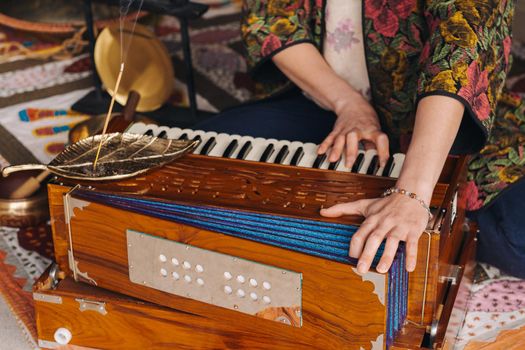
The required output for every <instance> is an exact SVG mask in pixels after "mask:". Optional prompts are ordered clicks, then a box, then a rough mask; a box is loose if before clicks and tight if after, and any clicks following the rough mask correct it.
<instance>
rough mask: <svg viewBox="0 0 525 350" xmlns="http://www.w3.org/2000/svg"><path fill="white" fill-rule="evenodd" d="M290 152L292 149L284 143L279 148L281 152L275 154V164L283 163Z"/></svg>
mask: <svg viewBox="0 0 525 350" xmlns="http://www.w3.org/2000/svg"><path fill="white" fill-rule="evenodd" d="M288 153H290V150H289V149H288V146H286V145H284V146H283V148H281V149H280V150H279V153H277V155H276V156H275V160H274V163H275V164H283V162H284V160H285V159H286V156H288Z"/></svg>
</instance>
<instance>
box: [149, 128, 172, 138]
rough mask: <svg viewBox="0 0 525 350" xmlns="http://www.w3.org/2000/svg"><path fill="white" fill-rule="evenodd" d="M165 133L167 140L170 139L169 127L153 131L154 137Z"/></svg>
mask: <svg viewBox="0 0 525 350" xmlns="http://www.w3.org/2000/svg"><path fill="white" fill-rule="evenodd" d="M163 131H165V132H166V136H165V138H168V133H169V131H170V128H168V127H167V126H159V127H158V128H157V129H156V130H153V136H159V135H160V133H161V132H163Z"/></svg>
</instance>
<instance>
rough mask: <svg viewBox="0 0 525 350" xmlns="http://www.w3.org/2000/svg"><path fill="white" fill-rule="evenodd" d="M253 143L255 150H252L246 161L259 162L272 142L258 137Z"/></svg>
mask: <svg viewBox="0 0 525 350" xmlns="http://www.w3.org/2000/svg"><path fill="white" fill-rule="evenodd" d="M272 140H273V139H272ZM274 141H275V140H274ZM252 142H253V148H252V151H251V152H250V153H249V154H248V156H247V157H246V160H251V161H255V162H258V161H259V159H261V156H262V154H263V152H264V150H265V149H266V146H268V144H269V143H270V142H269V140H267V139H263V138H262V137H257V138H255V139H253V141H252Z"/></svg>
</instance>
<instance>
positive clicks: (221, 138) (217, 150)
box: [208, 133, 233, 157]
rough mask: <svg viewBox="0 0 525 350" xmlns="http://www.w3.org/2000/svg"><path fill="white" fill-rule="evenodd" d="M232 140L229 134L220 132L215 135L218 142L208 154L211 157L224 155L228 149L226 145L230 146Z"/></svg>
mask: <svg viewBox="0 0 525 350" xmlns="http://www.w3.org/2000/svg"><path fill="white" fill-rule="evenodd" d="M232 140H233V138H232V137H231V136H230V135H228V134H224V133H221V134H218V135H217V136H215V141H216V142H217V144H216V145H215V147H213V149H212V150H211V151H210V153H208V155H209V156H210V157H222V154H223V153H224V150H225V149H226V147H228V145H229V144H230V142H231V141H232Z"/></svg>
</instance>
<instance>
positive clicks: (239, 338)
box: [39, 155, 463, 349]
mask: <svg viewBox="0 0 525 350" xmlns="http://www.w3.org/2000/svg"><path fill="white" fill-rule="evenodd" d="M462 166H463V160H462V159H461V158H450V159H449V161H448V162H447V165H446V167H445V171H444V173H443V174H442V176H441V180H440V183H439V184H438V185H437V187H436V189H435V193H434V196H433V199H432V203H431V206H432V207H433V208H434V212H435V213H436V214H437V215H436V220H435V221H433V222H432V223H431V224H430V225H429V228H428V230H427V231H426V234H424V235H423V238H422V239H421V241H420V247H419V248H420V249H419V254H418V267H417V269H416V271H415V272H414V273H412V274H410V276H409V275H408V274H407V273H406V271H405V269H404V263H405V255H404V250H403V249H402V248H403V247H400V249H399V251H398V253H397V255H396V258H395V260H394V263H393V266H392V268H391V269H390V271H389V272H388V273H386V274H380V273H377V272H376V271H375V269H374V268H372V269H371V271H370V272H368V273H366V274H364V275H360V274H358V273H357V270H356V269H355V268H354V266H355V263H356V261H355V260H353V259H351V258H349V257H348V248H349V241H350V239H351V237H352V235H353V234H354V233H355V231H356V230H357V228H358V226H359V224H360V223H361V222H362V218H357V217H344V218H339V219H327V218H322V217H321V216H320V215H319V210H320V208H322V207H327V206H331V205H333V204H336V203H340V202H348V201H352V200H357V199H361V198H374V197H377V196H379V195H380V194H381V193H382V192H383V191H384V190H385V189H386V188H388V187H390V186H392V185H393V184H394V180H392V179H387V178H379V177H376V176H368V175H355V174H348V173H338V172H335V171H329V170H321V169H308V168H305V169H303V168H298V167H292V166H283V165H277V164H258V163H254V162H249V161H243V160H232V159H223V158H211V157H205V156H200V155H188V156H185V157H183V158H181V159H179V160H177V161H175V162H173V163H171V164H169V165H167V166H164V167H162V168H159V169H154V170H152V171H150V172H148V173H147V174H146V175H145V176H141V177H136V178H133V179H130V180H123V181H118V182H107V183H89V182H84V183H82V182H78V181H75V182H71V180H66V179H60V178H57V179H55V180H54V183H52V184H50V185H49V200H50V209H51V216H52V226H53V234H54V243H55V256H56V260H57V263H58V265H59V268H60V270H61V271H63V272H65V273H66V274H67V275H69V276H71V277H73V278H74V279H75V280H77V281H81V282H85V283H88V284H90V285H92V286H96V287H99V288H103V289H106V290H110V291H113V292H117V293H122V294H125V295H128V296H131V297H134V298H138V299H141V300H145V301H148V302H150V303H154V304H155V305H157V306H151V307H152V308H154V309H155V310H157V309H156V308H167V309H163V310H165V311H163V312H165V315H167V313H168V311H167V310H171V312H172V313H171V314H170V316H169V319H170V320H172V321H170V322H173V323H174V326H173V329H172V330H170V331H167V332H173V335H174V339H173V340H172V342H170V343H169V344H165V343H162V344H156V345H155V346H154V347H152V348H157V347H158V348H163V347H166V348H199V349H217V348H246V349H248V348H249V349H269V348H271V349H292V348H294V349H296V348H305V349H306V348H312V349H389V348H396V346H397V347H399V346H401V347H403V346H404V345H406V344H409V343H410V344H411V343H417V342H421V341H422V338H423V335H424V333H425V331H426V328H427V327H426V326H428V325H429V324H430V323H431V322H432V321H433V320H435V311H436V309H437V307H438V306H439V304H440V303H441V301H440V300H438V299H439V293H440V292H439V286H438V270H439V266H440V264H441V262H440V244H444V243H443V240H444V239H442V240H440V236H441V231H446V230H445V229H444V228H443V227H444V224H446V222H447V220H448V222H449V226H451V225H450V222H452V221H454V220H453V218H451V212H452V211H453V210H451V207H450V206H451V205H452V202H453V199H454V195H455V193H456V191H457V186H456V182H457V179H458V178H459V173H460V169H461V168H462ZM454 210H456V209H454ZM458 212H459V210H458ZM454 215H456V214H454ZM447 230H448V229H447ZM445 234H446V236H447V237H448V236H450V232H448V231H447V232H446V233H445ZM444 238H446V237H444ZM381 251H382V247H381V248H380V249H379V252H378V254H377V256H376V259H375V261H374V264H375V263H377V261H378V260H379V258H380V256H381ZM374 266H375V265H374ZM68 283H69V282H68ZM148 305H150V304H148ZM155 312H156V311H155ZM97 317H98V316H97ZM407 320H408V321H409V323H407ZM64 322H66V323H67V322H69V321H64ZM71 322H73V320H71ZM69 326H70V327H73V328H74V327H75V326H74V325H69ZM65 327H66V328H67V325H65ZM407 329H408V330H407ZM136 331H140V330H136ZM407 332H408V333H407ZM177 334H178V335H179V336H178V337H176V336H175V335H177ZM407 334H409V335H407ZM39 335H40V336H44V337H48V336H49V335H48V334H45V335H44V334H42V333H39ZM407 337H408V338H407ZM72 339H73V340H72V343H73V344H76V345H83V346H90V347H97V344H92V343H89V342H88V341H87V340H86V342H85V343H78V344H77V343H75V342H74V339H75V335H74V334H73V338H72ZM41 340H43V341H52V339H47V338H46V339H41ZM91 340H93V339H91ZM192 344H195V346H192ZM410 344H409V345H410ZM106 348H108V349H109V348H110V349H113V348H115V349H117V348H119V347H118V346H116V345H115V347H113V346H109V345H108V346H107V347H106Z"/></svg>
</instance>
